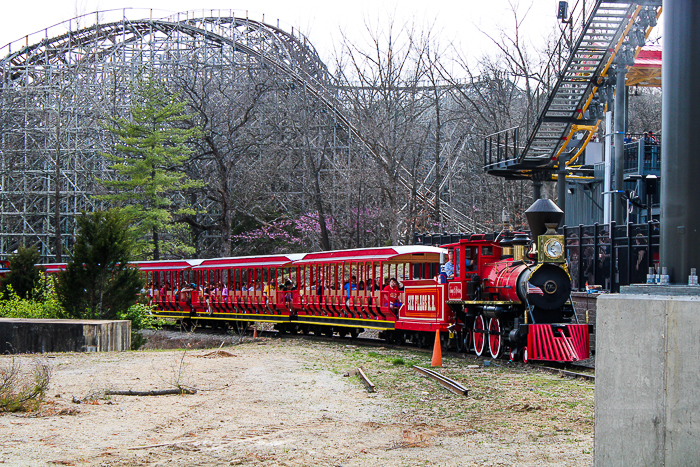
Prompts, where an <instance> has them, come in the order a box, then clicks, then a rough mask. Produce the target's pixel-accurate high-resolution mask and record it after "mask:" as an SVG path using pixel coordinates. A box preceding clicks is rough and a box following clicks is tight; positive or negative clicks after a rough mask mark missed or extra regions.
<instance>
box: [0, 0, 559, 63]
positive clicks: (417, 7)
mask: <svg viewBox="0 0 700 467" xmlns="http://www.w3.org/2000/svg"><path fill="white" fill-rule="evenodd" d="M1 1H2V15H0V46H2V45H5V44H7V43H8V42H11V41H14V40H16V39H19V38H22V37H24V36H26V35H27V34H30V33H33V32H36V31H38V30H41V29H44V28H46V27H48V26H51V25H54V24H56V23H60V22H62V21H64V20H68V19H70V18H73V17H75V16H76V13H78V14H84V13H90V12H93V11H96V10H107V9H114V8H125V7H134V8H154V9H158V10H160V13H161V14H159V15H157V16H164V14H162V13H163V12H173V13H174V12H179V11H187V10H193V9H202V8H205V9H207V10H208V9H219V8H221V9H226V10H229V9H231V8H233V9H234V10H235V11H236V12H237V14H239V13H243V12H245V11H246V10H248V11H249V15H250V18H251V19H257V20H261V19H262V14H263V13H264V14H265V21H266V22H267V23H271V24H276V23H277V19H279V20H280V25H281V26H283V27H284V29H287V30H288V29H289V27H290V26H294V27H295V29H297V28H298V29H300V30H301V31H302V32H303V33H305V34H306V35H307V37H308V38H309V39H310V40H311V42H312V43H313V44H314V46H315V47H316V49H317V50H318V51H319V54H320V55H321V58H322V59H323V60H324V61H327V63H328V64H329V65H330V63H329V61H330V60H331V58H332V53H333V47H334V44H337V43H338V42H339V41H340V38H341V31H344V32H345V34H346V35H347V36H348V37H351V38H352V39H353V40H356V41H360V40H362V39H363V38H364V37H365V35H366V28H365V24H366V23H367V22H369V23H370V24H372V25H373V26H376V25H379V26H381V25H383V24H386V23H388V18H390V17H392V16H393V17H394V18H395V20H396V22H397V23H398V24H404V23H406V22H408V21H414V22H415V23H416V25H417V26H418V27H425V28H426V29H427V28H428V27H429V26H430V25H434V27H433V28H432V29H433V32H437V33H439V36H440V42H441V43H442V44H446V43H448V42H452V43H454V44H455V45H456V46H458V47H459V49H460V50H462V53H463V54H464V55H466V56H469V57H477V56H479V55H481V53H482V52H484V51H485V50H486V49H487V48H488V47H489V46H490V44H489V41H488V40H487V39H485V37H484V36H483V34H482V33H481V32H479V30H478V29H479V28H480V29H482V30H484V31H487V32H490V33H496V31H497V28H498V27H499V26H501V27H512V25H513V21H512V15H511V14H510V13H509V10H510V6H509V5H510V3H515V4H519V9H520V11H521V12H522V13H525V11H526V10H528V9H529V13H528V17H527V19H526V22H525V33H526V35H527V36H528V38H529V40H531V41H532V42H533V43H541V42H542V38H543V37H544V35H546V34H547V33H548V32H549V31H551V30H552V28H554V27H555V25H556V21H557V20H556V14H555V9H556V4H557V3H558V2H557V1H556V0H519V1H518V0H510V1H509V0H453V1H443V0H433V1H425V0H402V1H395V0H390V1H384V0H354V1H342V2H340V1H329V0H294V1H291V0H254V1H253V0H235V1H231V0H227V1H222V0H207V1H206V2H196V1H192V0H141V1H136V2H135V1H133V0H1ZM143 16H146V15H145V14H144V15H143ZM154 16H156V14H154ZM86 25H87V24H86ZM363 34H365V35H363ZM13 49H14V48H13ZM4 52H6V50H5V51H3V53H4Z"/></svg>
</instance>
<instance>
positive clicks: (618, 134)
mask: <svg viewBox="0 0 700 467" xmlns="http://www.w3.org/2000/svg"><path fill="white" fill-rule="evenodd" d="M626 74H627V68H626V67H625V66H624V65H621V64H618V65H617V71H616V72H615V112H614V115H613V118H614V122H613V124H614V128H613V131H614V133H615V138H614V144H615V186H614V188H613V189H614V190H615V191H619V190H623V189H624V181H623V180H624V176H625V149H624V146H625V75H626ZM621 199H622V198H621V196H620V193H615V195H613V206H614V208H613V212H614V213H615V216H614V219H615V222H617V225H622V224H624V223H625V220H626V219H627V216H626V213H625V209H624V207H623V206H622V201H621Z"/></svg>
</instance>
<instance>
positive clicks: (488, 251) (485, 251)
mask: <svg viewBox="0 0 700 467" xmlns="http://www.w3.org/2000/svg"><path fill="white" fill-rule="evenodd" d="M481 255H482V256H493V247H492V246H482V247H481Z"/></svg>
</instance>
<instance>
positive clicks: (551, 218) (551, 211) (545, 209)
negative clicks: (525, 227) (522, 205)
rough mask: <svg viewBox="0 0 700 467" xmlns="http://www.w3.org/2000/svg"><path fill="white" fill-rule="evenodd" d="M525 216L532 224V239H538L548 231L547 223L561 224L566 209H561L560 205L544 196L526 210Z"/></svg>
mask: <svg viewBox="0 0 700 467" xmlns="http://www.w3.org/2000/svg"><path fill="white" fill-rule="evenodd" d="M525 216H526V217H527V223H528V224H529V225H530V232H532V240H533V241H537V237H539V236H540V235H543V234H544V233H545V232H547V225H546V224H556V226H557V227H558V226H559V223H561V221H562V220H563V219H564V211H562V210H561V209H559V206H557V205H556V204H554V202H553V201H552V200H549V199H544V198H543V199H538V200H537V201H535V202H534V203H532V206H530V207H529V208H528V209H527V211H525Z"/></svg>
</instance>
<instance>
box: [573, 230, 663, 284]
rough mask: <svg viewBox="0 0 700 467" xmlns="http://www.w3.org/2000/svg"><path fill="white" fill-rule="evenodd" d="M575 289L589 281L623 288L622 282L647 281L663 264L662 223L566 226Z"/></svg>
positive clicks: (639, 282) (640, 282) (637, 282)
mask: <svg viewBox="0 0 700 467" xmlns="http://www.w3.org/2000/svg"><path fill="white" fill-rule="evenodd" d="M563 231H564V237H565V250H566V258H567V262H568V265H569V273H570V274H571V287H572V290H578V291H585V290H586V285H591V286H592V285H598V286H600V287H601V288H602V290H606V291H609V292H619V291H620V286H621V285H629V284H642V283H645V282H646V276H647V274H648V272H649V268H650V267H653V268H654V269H655V270H657V269H658V266H659V243H660V238H659V223H658V221H652V222H647V223H644V224H627V225H619V226H618V225H616V224H615V222H611V223H610V225H608V224H598V223H596V224H593V225H578V226H564V228H563Z"/></svg>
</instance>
